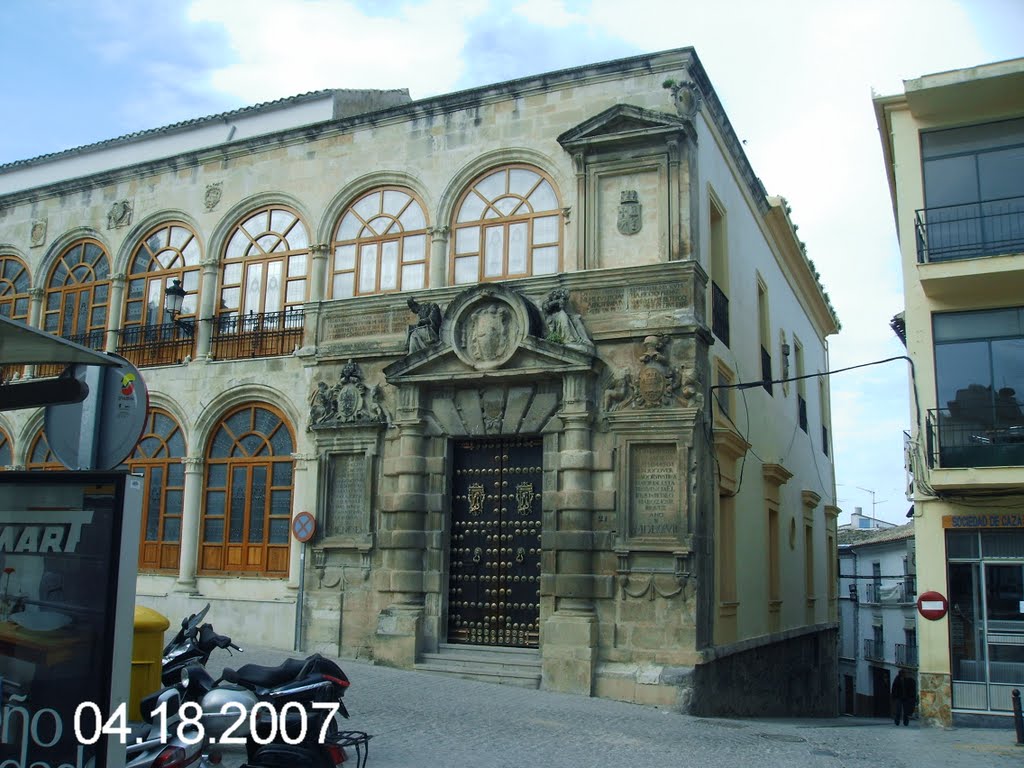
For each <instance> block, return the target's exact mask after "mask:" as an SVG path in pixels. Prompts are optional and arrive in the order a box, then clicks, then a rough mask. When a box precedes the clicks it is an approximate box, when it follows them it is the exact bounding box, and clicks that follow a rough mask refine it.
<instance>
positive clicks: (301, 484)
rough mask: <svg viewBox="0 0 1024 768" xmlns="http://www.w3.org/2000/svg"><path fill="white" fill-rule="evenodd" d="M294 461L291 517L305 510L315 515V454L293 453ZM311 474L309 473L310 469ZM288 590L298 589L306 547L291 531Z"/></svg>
mask: <svg viewBox="0 0 1024 768" xmlns="http://www.w3.org/2000/svg"><path fill="white" fill-rule="evenodd" d="M292 458H293V459H294V460H295V464H294V466H293V474H292V517H293V518H294V517H295V516H296V515H297V514H299V512H302V511H303V510H306V511H308V512H312V513H314V514H315V513H316V454H312V453H293V454H292ZM311 467H312V468H313V472H310V471H309V470H310V468H311ZM288 541H289V542H290V543H291V548H290V549H289V550H288V589H298V588H299V577H300V575H301V571H300V569H301V568H302V548H303V547H304V546H306V545H305V544H301V543H299V542H298V541H296V540H295V538H294V537H293V536H292V533H291V530H290V529H289V531H288Z"/></svg>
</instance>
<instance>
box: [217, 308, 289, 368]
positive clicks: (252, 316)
mask: <svg viewBox="0 0 1024 768" xmlns="http://www.w3.org/2000/svg"><path fill="white" fill-rule="evenodd" d="M304 325H305V315H304V313H303V311H302V309H288V310H285V311H284V312H263V313H261V314H256V313H254V312H250V313H249V314H248V315H245V316H242V317H239V316H238V315H221V316H220V317H217V318H215V319H214V320H213V333H212V335H211V340H210V353H211V355H212V356H213V359H214V360H243V359H246V358H253V357H270V356H273V355H290V354H291V353H292V352H293V351H294V350H295V348H296V347H297V346H299V345H300V344H302V332H303V328H304Z"/></svg>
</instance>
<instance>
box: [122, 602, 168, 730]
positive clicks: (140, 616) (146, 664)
mask: <svg viewBox="0 0 1024 768" xmlns="http://www.w3.org/2000/svg"><path fill="white" fill-rule="evenodd" d="M169 626H171V622H170V621H168V619H167V617H166V616H164V615H163V614H160V613H157V612H156V611H154V610H153V609H152V608H146V607H145V606H143V605H136V606H135V633H134V635H133V638H132V682H131V695H130V698H129V700H128V719H129V720H141V719H142V712H141V711H140V710H139V704H140V703H141V702H142V700H143V699H144V698H146V697H147V696H148V695H149V694H151V693H153V692H154V691H158V690H160V687H161V685H160V668H161V662H162V660H163V649H164V632H165V631H167V628H168V627H169Z"/></svg>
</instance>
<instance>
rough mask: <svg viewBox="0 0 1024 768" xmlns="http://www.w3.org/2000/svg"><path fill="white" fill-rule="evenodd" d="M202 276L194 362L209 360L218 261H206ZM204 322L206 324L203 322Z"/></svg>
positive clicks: (215, 301) (203, 265)
mask: <svg viewBox="0 0 1024 768" xmlns="http://www.w3.org/2000/svg"><path fill="white" fill-rule="evenodd" d="M202 267H203V275H202V277H201V278H200V280H201V281H202V282H201V288H200V291H199V294H200V305H199V311H198V312H197V313H196V317H197V318H198V319H199V322H197V323H196V360H209V359H210V337H211V336H212V334H213V324H214V323H215V322H216V313H217V270H218V269H219V268H220V261H219V260H218V259H206V260H205V261H204V262H203V263H202ZM203 321H206V322H203Z"/></svg>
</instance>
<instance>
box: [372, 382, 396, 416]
mask: <svg viewBox="0 0 1024 768" xmlns="http://www.w3.org/2000/svg"><path fill="white" fill-rule="evenodd" d="M370 402H371V406H370V418H371V420H372V421H381V422H383V423H385V424H390V423H391V415H390V414H389V413H388V412H387V409H386V408H385V407H384V387H383V386H381V385H380V384H374V385H373V386H372V387H370Z"/></svg>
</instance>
